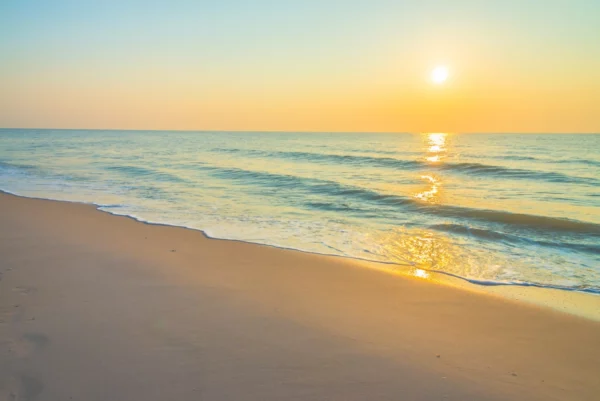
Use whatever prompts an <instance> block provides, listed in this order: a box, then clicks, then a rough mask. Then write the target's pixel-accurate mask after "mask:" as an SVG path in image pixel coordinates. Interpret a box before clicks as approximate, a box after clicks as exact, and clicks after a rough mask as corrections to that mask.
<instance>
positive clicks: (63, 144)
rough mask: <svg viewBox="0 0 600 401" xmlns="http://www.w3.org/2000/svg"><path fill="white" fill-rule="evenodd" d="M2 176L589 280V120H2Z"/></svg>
mask: <svg viewBox="0 0 600 401" xmlns="http://www.w3.org/2000/svg"><path fill="white" fill-rule="evenodd" d="M0 189H2V190H4V191H7V192H11V193H15V194H18V195H23V196H29V197H37V198H48V199H58V200H69V201H80V202H88V203H94V204H96V205H98V206H99V207H100V209H101V210H103V211H106V212H110V213H113V214H119V215H127V216H132V217H135V218H136V219H139V220H143V221H147V222H154V223H163V224H170V225H174V226H183V227H189V228H194V229H199V230H202V231H204V232H205V233H206V234H207V235H208V236H210V237H215V238H223V239H235V240H242V241H248V242H253V243H258V244H267V245H272V246H278V247H284V248H293V249H298V250H303V251H307V252H315V253H322V254H331V255H339V256H345V257H351V258H360V259H366V260H372V261H378V262H385V263H389V264H390V265H391V266H395V265H399V266H412V267H415V268H418V269H422V270H425V271H426V270H432V271H438V272H443V273H446V274H449V275H453V276H456V277H460V278H463V279H466V280H469V281H471V282H474V283H478V284H484V285H495V284H512V285H533V286H542V287H553V288H559V289H564V290H577V291H584V292H590V293H599V294H600V135H576V134H572V135H533V134H527V135H519V134H446V133H434V134H369V133H364V134H354V133H348V134H344V133H294V132H282V133H273V132H167V131H116V130H112V131H100V130H19V129H2V130H0Z"/></svg>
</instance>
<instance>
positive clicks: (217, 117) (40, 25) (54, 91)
mask: <svg viewBox="0 0 600 401" xmlns="http://www.w3.org/2000/svg"><path fill="white" fill-rule="evenodd" d="M440 65H442V66H447V68H448V70H449V79H448V80H447V81H446V82H444V83H443V84H441V85H435V84H434V83H432V81H431V79H430V73H431V71H432V70H433V69H434V68H435V67H436V66H440ZM0 127H11V128H16V127H24V128H99V129H157V130H161V129H162V130H242V131H245V130H248V131H323V132H332V131H358V132H567V133H570V132H600V1H598V0H588V1H586V0H545V1H537V0H520V1H517V0H504V1H485V0H480V1H473V0H470V1H468V0H455V1H441V0H438V1H430V0H422V1H402V0H395V1H391V0H364V1H359V0H343V1H338V0H303V1H283V0H282V1H275V0H273V1H265V0H255V1H243V0H219V1H216V0H212V1H203V0H196V1H180V0H171V1H151V0H146V1H126V0H121V1H111V0H105V1H88V0H77V1H67V0H62V1H59V0H57V1H52V0H47V1H42V0H3V1H1V2H0Z"/></svg>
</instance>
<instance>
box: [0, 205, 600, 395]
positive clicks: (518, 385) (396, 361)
mask: <svg viewBox="0 0 600 401" xmlns="http://www.w3.org/2000/svg"><path fill="white" fill-rule="evenodd" d="M0 274H1V276H0V278H1V281H0V400H57V401H58V400H85V401H95V400H461V401H462V400H571V401H572V400H590V401H592V400H597V399H598V398H599V397H600V381H599V380H598V377H600V323H599V322H596V321H593V320H589V319H584V318H581V317H577V316H573V315H570V314H566V313H561V312H558V311H554V310H552V309H549V308H542V307H536V306H533V305H529V304H526V303H519V302H516V301H511V300H508V299H502V298H499V297H496V296H491V295H485V294H479V293H476V292H472V291H467V290H464V289H459V288H455V287H452V286H447V285H443V284H438V283H435V282H429V281H427V280H421V279H418V278H411V277H403V276H399V275H390V274H387V273H385V272H381V271H376V270H374V269H368V268H365V267H364V266H361V264H360V263H358V262H354V261H352V260H348V259H344V258H336V257H326V256H320V255H314V254H307V253H302V252H296V251H290V250H282V249H278V248H273V247H267V246H260V245H253V244H247V243H242V242H235V241H223V240H213V239H208V238H206V237H205V236H204V235H203V234H202V233H201V232H199V231H193V230H187V229H183V228H175V227H168V226H157V225H149V224H143V223H140V222H136V221H134V220H133V219H130V218H126V217H118V216H113V215H110V214H107V213H103V212H100V211H98V210H96V209H95V207H93V206H90V205H84V204H77V203H64V202H55V201H46V200H34V199H26V198H19V197H16V196H12V195H7V194H0Z"/></svg>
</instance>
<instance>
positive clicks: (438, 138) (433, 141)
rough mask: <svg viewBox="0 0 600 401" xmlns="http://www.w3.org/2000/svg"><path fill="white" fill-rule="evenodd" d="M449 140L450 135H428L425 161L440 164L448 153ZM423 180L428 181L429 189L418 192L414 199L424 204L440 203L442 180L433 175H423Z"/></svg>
mask: <svg viewBox="0 0 600 401" xmlns="http://www.w3.org/2000/svg"><path fill="white" fill-rule="evenodd" d="M447 138H448V134H445V133H435V134H427V135H426V138H425V145H426V149H425V152H426V155H425V160H427V161H428V162H430V163H438V162H440V161H441V160H442V159H443V158H444V157H445V156H446V153H447V146H446V139H447ZM421 178H422V179H424V180H427V182H428V183H429V187H428V188H427V189H426V190H423V191H421V192H418V193H417V194H415V195H414V197H415V198H417V199H419V200H422V201H424V202H428V203H437V202H438V201H439V192H440V186H441V181H440V179H439V178H438V177H436V176H434V175H432V174H427V175H422V176H421Z"/></svg>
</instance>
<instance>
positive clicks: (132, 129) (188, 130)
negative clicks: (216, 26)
mask: <svg viewBox="0 0 600 401" xmlns="http://www.w3.org/2000/svg"><path fill="white" fill-rule="evenodd" d="M0 130H41V131H127V132H197V133H209V132H214V133H218V132H229V133H233V132H235V133H265V134H269V133H272V134H285V133H288V134H390V135H407V134H411V135H415V134H432V133H444V134H455V135H456V134H464V135H599V134H600V131H599V132H593V131H589V132H567V131H559V132H538V131H523V132H519V131H512V132H503V131H489V132H486V131H464V132H451V131H417V132H411V131H295V130H239V129H236V130H228V129H139V128H126V129H122V128H48V127H46V128H41V127H0Z"/></svg>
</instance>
